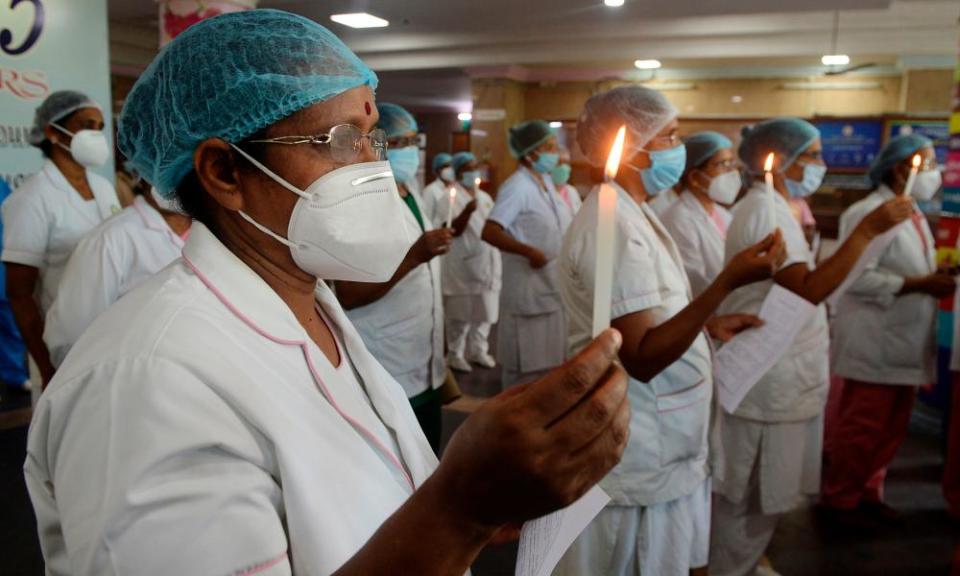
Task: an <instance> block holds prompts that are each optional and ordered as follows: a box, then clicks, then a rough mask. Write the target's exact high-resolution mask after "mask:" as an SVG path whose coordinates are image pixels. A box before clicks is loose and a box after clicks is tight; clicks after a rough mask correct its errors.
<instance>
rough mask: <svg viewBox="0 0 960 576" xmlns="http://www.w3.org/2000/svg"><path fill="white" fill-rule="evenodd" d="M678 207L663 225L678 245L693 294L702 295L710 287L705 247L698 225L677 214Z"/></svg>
mask: <svg viewBox="0 0 960 576" xmlns="http://www.w3.org/2000/svg"><path fill="white" fill-rule="evenodd" d="M676 209H677V206H676V205H675V206H674V207H673V208H671V209H670V211H669V212H667V214H666V215H665V217H664V219H663V225H664V226H665V227H666V228H667V231H668V232H670V236H671V237H672V238H673V241H674V242H675V243H676V244H677V250H679V251H680V258H681V259H682V260H683V268H684V270H685V271H686V272H687V277H688V278H689V279H690V289H691V291H692V292H693V294H700V293H701V292H703V291H704V290H706V289H707V286H709V285H710V280H709V279H708V278H707V265H706V262H705V261H704V257H703V246H702V245H701V241H700V236H699V234H697V231H696V225H697V224H696V223H695V222H693V221H692V220H689V219H686V218H682V217H680V216H678V215H677V213H676Z"/></svg>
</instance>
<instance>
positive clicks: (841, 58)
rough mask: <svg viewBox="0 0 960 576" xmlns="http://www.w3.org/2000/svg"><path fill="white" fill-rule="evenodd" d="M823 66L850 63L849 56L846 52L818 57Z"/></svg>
mask: <svg viewBox="0 0 960 576" xmlns="http://www.w3.org/2000/svg"><path fill="white" fill-rule="evenodd" d="M820 62H823V65H824V66H846V65H847V64H849V63H850V57H849V56H847V55H846V54H827V55H825V56H824V57H823V58H821V59H820Z"/></svg>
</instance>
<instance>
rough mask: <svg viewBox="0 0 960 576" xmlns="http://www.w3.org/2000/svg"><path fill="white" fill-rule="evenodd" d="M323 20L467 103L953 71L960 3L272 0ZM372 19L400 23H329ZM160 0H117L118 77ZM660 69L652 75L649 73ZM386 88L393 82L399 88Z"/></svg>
mask: <svg viewBox="0 0 960 576" xmlns="http://www.w3.org/2000/svg"><path fill="white" fill-rule="evenodd" d="M260 6H261V7H270V8H280V9H284V10H290V11H293V12H297V13H300V14H303V15H305V16H308V17H310V18H313V19H315V20H317V21H319V22H321V23H323V24H324V25H326V26H328V27H330V28H331V30H333V31H334V32H335V33H336V34H338V35H339V36H340V37H341V38H342V39H343V40H344V41H345V42H346V43H347V44H348V45H349V46H350V47H351V48H352V49H353V50H354V51H355V52H357V54H358V55H360V57H361V58H363V60H364V61H365V62H367V64H369V65H370V66H371V67H372V68H374V69H375V70H376V71H377V72H378V73H379V74H380V75H381V77H382V78H383V79H384V80H385V81H384V82H382V84H381V86H382V88H381V91H387V92H390V93H391V94H390V96H391V97H393V98H394V99H396V100H399V101H401V103H405V104H407V105H414V106H421V107H424V108H438V109H443V108H449V109H453V108H460V109H462V108H463V102H464V101H466V102H468V103H469V100H470V94H469V86H470V82H469V78H470V77H471V76H472V77H477V76H510V77H515V78H517V79H521V80H530V81H556V80H577V79H580V80H596V79H601V78H611V77H621V78H630V77H636V76H637V74H638V72H637V71H635V70H634V69H633V67H632V62H633V60H634V59H637V58H657V59H660V60H661V61H663V63H664V68H662V69H661V70H660V71H658V72H657V73H656V74H657V75H658V77H660V78H664V79H668V78H675V77H698V76H699V77H703V76H718V75H719V76H728V77H730V76H741V77H743V76H747V77H749V76H773V75H781V76H782V75H809V74H819V73H821V72H823V71H824V68H823V67H822V66H820V64H819V57H820V56H821V55H823V54H825V53H829V52H833V51H834V47H833V46H832V36H833V23H834V16H835V10H839V11H840V12H839V35H838V39H837V46H836V51H837V52H840V53H846V54H849V55H850V56H851V58H852V59H853V63H854V64H856V63H858V62H859V63H863V62H872V63H873V62H875V63H877V64H879V65H880V66H879V67H877V68H874V69H873V72H874V73H876V72H881V73H884V72H886V73H893V72H895V71H897V70H899V69H902V68H910V67H913V68H930V67H937V68H943V67H951V66H952V65H953V62H954V59H955V57H956V47H957V33H958V24H957V23H958V17H960V2H957V1H956V0H802V1H798V2H790V3H785V2H778V1H777V0H671V1H670V2H664V1H662V0H626V4H625V5H624V6H622V7H620V8H608V7H606V6H603V4H602V0H483V1H479V0H402V1H397V0H325V1H323V2H320V1H317V0H261V2H260ZM357 11H366V12H370V13H372V14H374V15H376V16H380V17H382V18H386V19H387V20H389V21H390V22H391V25H390V26H389V27H388V28H380V29H368V30H353V29H350V28H346V27H343V26H341V25H338V24H335V23H333V22H330V20H329V16H330V15H331V14H335V13H341V12H357ZM156 13H157V6H156V3H155V0H109V15H110V20H111V51H112V52H111V57H112V59H113V60H114V62H113V64H114V68H115V71H120V72H123V71H127V72H130V73H136V71H137V70H140V69H142V68H143V67H144V66H145V65H146V63H148V62H149V60H150V59H151V58H152V57H153V54H154V53H155V51H156V21H157V19H156ZM640 74H648V75H649V73H640ZM386 80H389V82H388V81H386Z"/></svg>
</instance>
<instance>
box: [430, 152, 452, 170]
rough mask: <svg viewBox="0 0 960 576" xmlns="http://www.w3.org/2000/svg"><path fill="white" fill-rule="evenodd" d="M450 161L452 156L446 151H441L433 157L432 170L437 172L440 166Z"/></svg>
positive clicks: (450, 162)
mask: <svg viewBox="0 0 960 576" xmlns="http://www.w3.org/2000/svg"><path fill="white" fill-rule="evenodd" d="M452 163H453V156H451V155H449V154H447V153H446V152H441V153H439V154H437V155H436V156H434V157H433V171H434V172H439V171H440V169H441V168H443V167H444V166H446V165H447V164H452Z"/></svg>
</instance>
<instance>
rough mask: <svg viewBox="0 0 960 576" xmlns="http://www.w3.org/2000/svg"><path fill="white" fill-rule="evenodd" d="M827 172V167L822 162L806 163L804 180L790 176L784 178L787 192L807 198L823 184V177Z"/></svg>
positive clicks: (793, 196) (797, 196)
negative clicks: (793, 178)
mask: <svg viewBox="0 0 960 576" xmlns="http://www.w3.org/2000/svg"><path fill="white" fill-rule="evenodd" d="M826 174H827V167H826V166H824V165H822V164H804V166H803V180H802V181H801V182H797V181H796V180H791V179H790V178H784V181H785V182H786V185H787V192H789V193H790V197H791V198H806V197H807V196H810V195H811V194H813V193H814V192H816V191H817V189H818V188H820V185H821V184H823V177H824V176H826Z"/></svg>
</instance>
